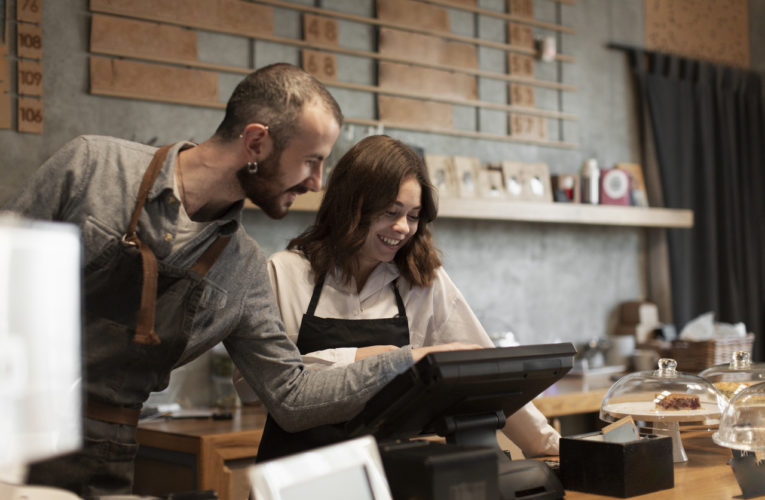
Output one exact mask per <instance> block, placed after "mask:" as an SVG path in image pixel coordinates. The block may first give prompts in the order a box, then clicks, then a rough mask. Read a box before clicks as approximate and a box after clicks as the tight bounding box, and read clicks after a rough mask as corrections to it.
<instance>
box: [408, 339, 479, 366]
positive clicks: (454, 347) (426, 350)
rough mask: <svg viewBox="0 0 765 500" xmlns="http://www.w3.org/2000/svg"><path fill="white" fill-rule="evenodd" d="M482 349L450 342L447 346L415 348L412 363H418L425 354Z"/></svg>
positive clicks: (476, 346)
mask: <svg viewBox="0 0 765 500" xmlns="http://www.w3.org/2000/svg"><path fill="white" fill-rule="evenodd" d="M483 348H484V347H483V346H482V345H478V344H465V343H463V342H451V343H449V344H438V345H431V346H426V347H417V348H416V349H412V357H413V358H414V362H415V363H416V362H418V361H419V360H421V359H422V358H423V357H425V356H426V355H427V354H430V353H431V352H443V351H467V350H472V349H483Z"/></svg>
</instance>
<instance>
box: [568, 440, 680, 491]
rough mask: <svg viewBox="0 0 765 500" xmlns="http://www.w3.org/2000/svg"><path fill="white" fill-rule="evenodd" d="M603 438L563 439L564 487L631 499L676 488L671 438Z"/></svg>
mask: <svg viewBox="0 0 765 500" xmlns="http://www.w3.org/2000/svg"><path fill="white" fill-rule="evenodd" d="M602 437H603V435H602V434H601V433H600V432H593V433H588V434H580V435H576V436H567V437H563V438H561V440H560V473H561V480H562V482H563V487H564V488H566V489H567V490H574V491H583V492H586V493H595V494H598V495H608V496H614V497H621V498H627V497H632V496H635V495H643V494H645V493H650V492H652V491H659V490H664V489H668V488H673V487H674V486H675V469H674V462H673V460H672V439H671V438H670V437H668V436H654V435H649V436H643V437H642V438H641V439H639V440H637V441H628V442H626V443H610V442H606V441H603V440H602Z"/></svg>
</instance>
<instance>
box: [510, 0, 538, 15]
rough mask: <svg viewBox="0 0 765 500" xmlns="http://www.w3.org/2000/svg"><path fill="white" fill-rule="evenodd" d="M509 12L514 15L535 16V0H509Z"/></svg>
mask: <svg viewBox="0 0 765 500" xmlns="http://www.w3.org/2000/svg"><path fill="white" fill-rule="evenodd" d="M507 12H508V14H511V15H513V16H519V17H528V18H530V19H533V18H534V0H507Z"/></svg>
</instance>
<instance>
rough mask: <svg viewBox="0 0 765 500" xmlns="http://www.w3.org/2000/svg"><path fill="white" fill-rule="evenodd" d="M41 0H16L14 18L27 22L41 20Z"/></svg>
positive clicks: (38, 21)
mask: <svg viewBox="0 0 765 500" xmlns="http://www.w3.org/2000/svg"><path fill="white" fill-rule="evenodd" d="M42 11H43V0H17V1H16V19H17V20H18V21H25V22H28V23H36V24H40V23H41V22H42Z"/></svg>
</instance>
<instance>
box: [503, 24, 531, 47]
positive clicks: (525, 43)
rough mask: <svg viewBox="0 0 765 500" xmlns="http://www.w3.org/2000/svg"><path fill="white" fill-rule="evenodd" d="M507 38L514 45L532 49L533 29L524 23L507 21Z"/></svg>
mask: <svg viewBox="0 0 765 500" xmlns="http://www.w3.org/2000/svg"><path fill="white" fill-rule="evenodd" d="M507 40H508V42H510V45H513V46H515V47H523V48H526V49H533V48H534V29H533V28H532V27H531V26H526V25H524V24H517V23H507Z"/></svg>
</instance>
